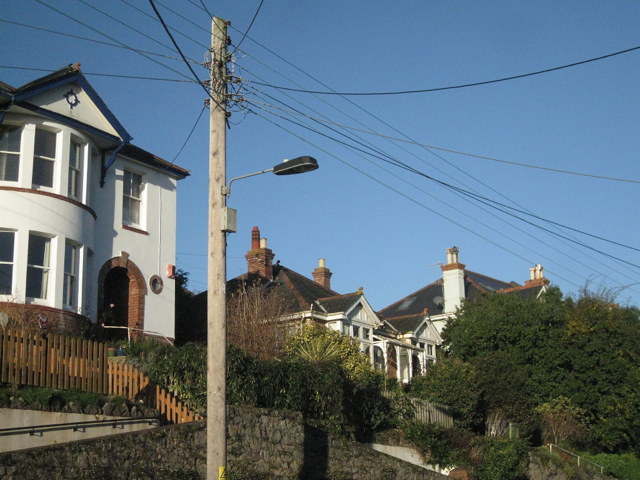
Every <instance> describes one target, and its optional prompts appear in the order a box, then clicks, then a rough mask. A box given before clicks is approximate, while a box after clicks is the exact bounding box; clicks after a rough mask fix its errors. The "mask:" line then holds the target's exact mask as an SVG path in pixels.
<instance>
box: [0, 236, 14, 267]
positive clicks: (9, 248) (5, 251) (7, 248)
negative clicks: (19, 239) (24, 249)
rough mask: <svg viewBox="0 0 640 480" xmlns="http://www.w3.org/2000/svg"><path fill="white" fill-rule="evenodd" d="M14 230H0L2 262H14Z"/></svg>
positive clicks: (0, 256) (0, 260) (0, 259)
mask: <svg viewBox="0 0 640 480" xmlns="http://www.w3.org/2000/svg"><path fill="white" fill-rule="evenodd" d="M14 235H15V234H14V233H13V232H0V262H10V263H13V242H14Z"/></svg>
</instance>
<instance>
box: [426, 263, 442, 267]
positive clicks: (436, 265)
mask: <svg viewBox="0 0 640 480" xmlns="http://www.w3.org/2000/svg"><path fill="white" fill-rule="evenodd" d="M441 266H442V263H441V262H438V263H432V264H430V265H427V267H441Z"/></svg>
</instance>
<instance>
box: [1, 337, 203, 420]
mask: <svg viewBox="0 0 640 480" xmlns="http://www.w3.org/2000/svg"><path fill="white" fill-rule="evenodd" d="M0 382H3V383H12V384H15V385H31V386H35V387H47V388H56V389H61V390H63V389H69V388H77V389H78V390H82V391H87V392H93V393H99V394H104V395H120V396H123V397H126V398H128V399H129V400H134V401H138V400H142V401H143V402H144V404H145V405H147V406H149V407H153V408H155V409H156V410H157V411H158V412H159V414H160V416H161V418H162V419H163V420H164V421H166V422H168V423H184V422H191V421H194V420H199V419H201V418H202V417H200V416H199V415H196V414H194V413H193V412H192V411H190V410H188V409H187V408H186V407H185V406H183V405H182V403H181V402H179V401H177V400H176V398H175V397H174V396H173V395H172V394H171V393H169V392H167V391H165V390H164V389H162V388H160V387H159V386H157V385H153V384H152V383H151V382H150V380H149V378H148V377H147V376H146V375H144V374H142V373H141V372H140V371H138V369H137V368H135V367H134V366H132V365H128V364H124V363H115V362H110V361H109V359H108V356H107V345H106V344H105V343H100V342H93V341H89V340H85V339H79V338H71V337H66V336H63V335H54V334H48V335H46V336H43V335H42V334H41V333H40V332H39V331H37V330H28V329H21V328H18V329H11V328H3V329H0Z"/></svg>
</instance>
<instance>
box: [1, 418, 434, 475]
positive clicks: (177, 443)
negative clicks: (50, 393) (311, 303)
mask: <svg viewBox="0 0 640 480" xmlns="http://www.w3.org/2000/svg"><path fill="white" fill-rule="evenodd" d="M228 423H229V425H228V450H227V451H228V460H229V467H230V472H229V477H228V478H229V480H233V478H234V477H235V478H238V479H242V480H244V479H247V480H248V479H251V480H260V479H261V478H265V479H266V478H269V479H281V480H294V479H304V480H307V479H308V480H322V479H327V480H329V479H332V480H359V479H367V480H370V479H376V480H391V479H398V480H441V479H445V478H446V477H445V476H443V475H440V474H438V473H435V472H432V471H429V470H425V469H423V468H420V467H417V466H415V465H411V464H408V463H406V462H403V461H401V460H398V459H396V458H393V457H390V456H388V455H385V454H383V453H380V452H376V451H375V450H373V449H370V448H368V447H366V446H364V445H362V444H360V443H357V442H352V441H349V440H347V439H345V438H342V437H335V436H332V435H329V434H327V433H326V432H324V431H322V430H319V429H317V428H314V427H311V426H308V425H305V424H304V421H303V419H302V415H301V414H299V413H295V412H280V411H272V410H266V409H251V408H237V407H229V411H228ZM205 454H206V422H205V421H200V422H193V423H188V424H182V425H169V426H166V427H160V428H157V429H154V430H151V431H146V432H140V433H138V432H134V433H123V434H117V435H111V436H108V437H102V438H98V439H94V440H86V441H79V442H71V443H67V444H60V445H54V446H49V447H41V448H32V449H28V450H20V451H16V452H8V453H3V454H0V478H3V479H7V480H18V479H20V480H30V479H34V480H40V479H42V478H47V479H52V480H56V479H67V478H72V479H113V480H121V479H122V480H133V479H149V478H153V479H165V478H166V479H170V478H175V479H181V480H182V479H200V478H206V457H205Z"/></svg>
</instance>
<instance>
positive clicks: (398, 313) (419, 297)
mask: <svg viewBox="0 0 640 480" xmlns="http://www.w3.org/2000/svg"><path fill="white" fill-rule="evenodd" d="M436 297H444V292H443V291H442V281H441V280H436V281H435V282H433V283H431V284H429V285H427V286H426V287H424V288H421V289H420V290H418V291H417V292H414V293H412V294H411V295H407V296H406V297H405V298H403V299H401V300H398V301H397V302H396V303H394V304H392V305H389V306H388V307H386V308H384V309H382V310H380V311H379V312H378V314H379V315H382V316H383V317H384V318H386V319H390V318H396V317H406V316H408V315H424V309H425V308H427V309H429V315H438V314H440V313H442V310H443V308H442V307H441V306H438V305H437V304H436V303H435V302H434V301H433V299H434V298H436Z"/></svg>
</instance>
